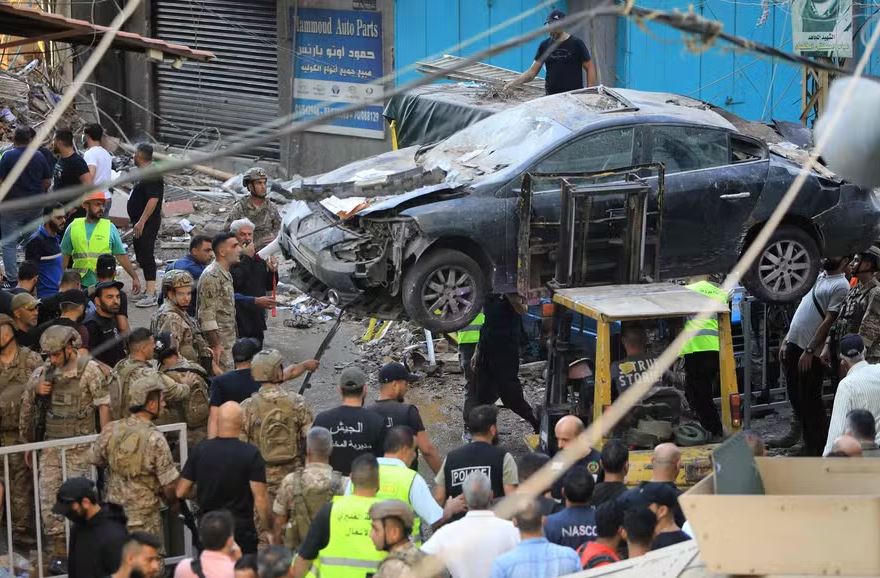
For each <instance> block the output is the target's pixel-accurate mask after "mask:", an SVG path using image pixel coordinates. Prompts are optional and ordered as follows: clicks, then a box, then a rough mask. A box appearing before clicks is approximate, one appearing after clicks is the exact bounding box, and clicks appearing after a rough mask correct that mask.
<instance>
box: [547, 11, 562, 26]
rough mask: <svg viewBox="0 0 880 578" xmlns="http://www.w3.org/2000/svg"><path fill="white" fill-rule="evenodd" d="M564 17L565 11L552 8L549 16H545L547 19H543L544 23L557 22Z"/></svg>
mask: <svg viewBox="0 0 880 578" xmlns="http://www.w3.org/2000/svg"><path fill="white" fill-rule="evenodd" d="M563 18H565V12H563V11H562V10H554V11H553V12H551V13H550V16H548V17H547V20H545V21H544V24H550V23H551V22H557V21H559V20H562V19H563Z"/></svg>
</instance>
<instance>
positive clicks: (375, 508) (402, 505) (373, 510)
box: [370, 500, 414, 533]
mask: <svg viewBox="0 0 880 578" xmlns="http://www.w3.org/2000/svg"><path fill="white" fill-rule="evenodd" d="M370 518H371V519H373V520H384V519H385V518H397V519H398V520H400V523H401V524H403V527H404V528H406V530H407V533H409V531H410V530H412V527H413V521H414V517H413V511H412V509H411V508H410V507H409V505H407V503H406V502H403V501H401V500H383V501H381V502H376V503H375V504H373V505H372V506H370Z"/></svg>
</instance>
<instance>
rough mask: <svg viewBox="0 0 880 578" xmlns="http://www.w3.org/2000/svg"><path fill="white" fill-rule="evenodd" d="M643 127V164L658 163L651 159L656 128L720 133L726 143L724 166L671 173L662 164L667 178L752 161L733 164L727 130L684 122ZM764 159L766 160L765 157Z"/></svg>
mask: <svg viewBox="0 0 880 578" xmlns="http://www.w3.org/2000/svg"><path fill="white" fill-rule="evenodd" d="M644 126H645V137H644V147H643V155H644V162H645V163H653V162H660V161H657V160H654V159H653V158H652V156H653V150H654V131H655V130H657V129H658V128H689V129H696V130H703V131H706V132H715V133H722V134H724V136H725V140H726V141H727V161H726V162H725V163H724V164H720V165H714V166H711V167H700V168H696V169H685V170H680V171H674V172H673V171H670V170H669V167H667V166H666V164H665V163H664V164H663V167H664V169H665V172H664V174H665V175H667V176H668V175H678V174H681V173H692V172H696V171H708V170H713V169H718V168H721V167H727V166H733V165H734V164H737V165H741V164H745V163H746V162H752V161H745V162H741V163H734V162H733V151H732V147H731V135H732V134H734V133H732V132H731V131H730V130H728V129H725V128H722V127H714V126H705V125H701V124H691V123H686V122H681V123H678V122H676V123H673V122H654V123H648V124H645V125H644ZM737 136H741V135H737ZM749 140H751V139H749ZM764 158H766V156H765V157H764Z"/></svg>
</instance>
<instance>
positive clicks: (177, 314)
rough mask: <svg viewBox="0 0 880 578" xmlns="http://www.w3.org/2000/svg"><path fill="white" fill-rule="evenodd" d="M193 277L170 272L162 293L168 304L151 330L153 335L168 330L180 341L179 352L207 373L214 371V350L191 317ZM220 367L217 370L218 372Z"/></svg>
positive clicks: (178, 271) (165, 303) (156, 316)
mask: <svg viewBox="0 0 880 578" xmlns="http://www.w3.org/2000/svg"><path fill="white" fill-rule="evenodd" d="M193 285H194V283H193V278H192V275H190V274H189V273H188V272H187V271H180V270H174V271H168V272H167V273H165V276H164V277H163V278H162V292H163V294H164V295H165V301H164V302H163V303H162V306H161V307H160V308H159V310H158V311H157V312H156V314H155V315H154V316H153V320H152V323H151V329H152V331H153V335H159V334H160V333H162V332H163V331H168V332H170V333H171V335H173V336H174V339H175V341H176V342H177V352H178V353H180V355H182V356H183V357H185V358H186V359H187V360H189V361H191V362H192V363H197V364H199V365H201V366H202V367H203V368H205V370H206V371H207V370H209V369H211V368H212V363H213V358H212V355H211V348H210V347H208V343H207V342H206V341H205V338H204V336H203V335H202V331H201V329H200V328H199V323H198V321H196V320H195V319H193V317H192V316H191V315H190V314H189V310H188V308H189V305H190V302H191V301H192V294H193ZM219 369H220V368H219V367H214V368H213V370H214V372H215V373H217V372H219Z"/></svg>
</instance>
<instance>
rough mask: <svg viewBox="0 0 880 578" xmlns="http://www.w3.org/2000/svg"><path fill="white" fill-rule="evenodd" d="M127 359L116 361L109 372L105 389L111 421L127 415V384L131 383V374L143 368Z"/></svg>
mask: <svg viewBox="0 0 880 578" xmlns="http://www.w3.org/2000/svg"><path fill="white" fill-rule="evenodd" d="M127 361H128V360H127V359H124V360H122V361H120V362H119V363H117V364H116V366H115V367H114V368H113V371H112V372H111V373H110V382H109V384H108V386H107V389H108V390H109V393H110V419H111V420H113V421H115V420H117V419H122V418H124V417H126V416H127V415H128V386H129V385H130V384H131V374H132V373H134V372H135V371H143V370H144V367H143V366H142V365H140V364H136V363H127ZM152 371H153V372H155V370H152Z"/></svg>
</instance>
